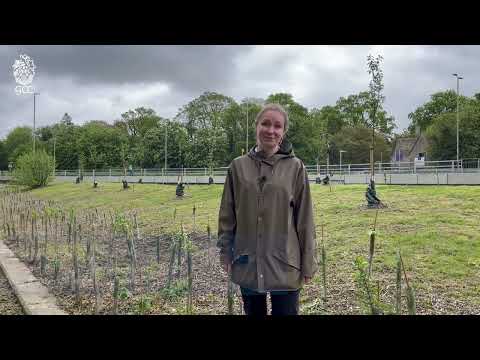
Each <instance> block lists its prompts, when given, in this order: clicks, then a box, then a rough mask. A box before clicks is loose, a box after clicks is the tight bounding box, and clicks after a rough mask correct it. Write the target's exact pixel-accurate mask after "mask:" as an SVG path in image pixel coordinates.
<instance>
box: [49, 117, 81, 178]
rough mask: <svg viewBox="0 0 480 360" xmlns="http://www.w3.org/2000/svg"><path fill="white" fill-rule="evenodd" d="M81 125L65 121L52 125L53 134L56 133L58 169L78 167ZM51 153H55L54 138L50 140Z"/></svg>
mask: <svg viewBox="0 0 480 360" xmlns="http://www.w3.org/2000/svg"><path fill="white" fill-rule="evenodd" d="M80 128H81V127H80V126H77V125H73V124H71V125H69V124H66V123H64V122H60V123H57V124H55V125H53V126H52V134H55V136H54V137H55V139H56V144H55V161H56V168H57V169H65V170H69V169H78V163H79V153H78V145H77V140H78V135H79V132H80ZM47 146H48V149H49V153H53V138H50V139H49V141H48V145H47Z"/></svg>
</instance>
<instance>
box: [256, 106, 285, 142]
mask: <svg viewBox="0 0 480 360" xmlns="http://www.w3.org/2000/svg"><path fill="white" fill-rule="evenodd" d="M284 133H285V119H284V118H283V115H282V114H281V113H279V112H278V111H275V110H268V111H266V112H265V113H264V114H263V115H262V118H261V119H260V121H259V122H258V124H257V144H258V145H260V147H261V148H262V149H264V150H267V151H268V150H273V149H274V148H275V147H276V146H277V145H279V144H280V142H281V141H282V138H283V135H284Z"/></svg>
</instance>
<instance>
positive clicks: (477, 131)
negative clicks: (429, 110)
mask: <svg viewBox="0 0 480 360" xmlns="http://www.w3.org/2000/svg"><path fill="white" fill-rule="evenodd" d="M426 136H427V139H428V143H429V148H428V153H429V154H430V158H431V159H432V160H451V159H455V158H456V157H457V115H456V112H455V113H454V112H452V113H444V114H440V115H437V116H435V117H434V118H433V121H432V124H431V125H430V126H429V127H428V128H427V130H426ZM479 144H480V106H474V105H467V106H465V107H464V108H463V111H462V112H460V113H459V157H460V158H461V159H468V158H478V157H479Z"/></svg>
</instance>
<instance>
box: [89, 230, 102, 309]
mask: <svg viewBox="0 0 480 360" xmlns="http://www.w3.org/2000/svg"><path fill="white" fill-rule="evenodd" d="M95 236H96V232H95V227H94V228H93V238H92V253H91V257H92V258H91V260H90V264H91V277H92V281H93V293H94V295H95V315H98V313H99V310H100V304H99V303H100V294H99V291H98V286H97V268H96V262H95V242H96V238H95Z"/></svg>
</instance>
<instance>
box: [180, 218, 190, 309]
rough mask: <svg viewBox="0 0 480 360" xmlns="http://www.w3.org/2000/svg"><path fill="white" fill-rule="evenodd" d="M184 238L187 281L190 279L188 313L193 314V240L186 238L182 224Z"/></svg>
mask: <svg viewBox="0 0 480 360" xmlns="http://www.w3.org/2000/svg"><path fill="white" fill-rule="evenodd" d="M182 238H184V240H185V245H186V246H185V248H186V252H187V281H188V299H187V313H188V314H191V313H192V310H193V294H192V283H193V277H192V244H191V240H190V239H188V238H186V234H185V232H184V229H183V225H182Z"/></svg>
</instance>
